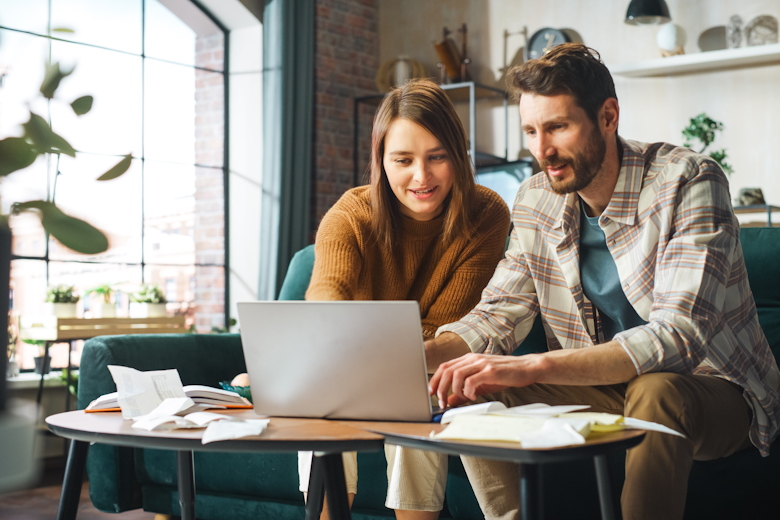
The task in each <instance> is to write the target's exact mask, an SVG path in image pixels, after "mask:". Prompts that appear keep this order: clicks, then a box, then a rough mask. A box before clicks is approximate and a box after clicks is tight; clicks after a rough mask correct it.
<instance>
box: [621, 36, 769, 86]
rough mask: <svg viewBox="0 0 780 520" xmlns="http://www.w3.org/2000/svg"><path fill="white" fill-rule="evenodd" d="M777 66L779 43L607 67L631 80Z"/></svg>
mask: <svg viewBox="0 0 780 520" xmlns="http://www.w3.org/2000/svg"><path fill="white" fill-rule="evenodd" d="M772 63H780V43H772V44H768V45H756V46H754V47H742V48H739V49H723V50H719V51H708V52H697V53H695V54H682V55H679V56H669V57H667V58H658V59H654V60H647V61H641V62H638V63H625V64H622V65H616V66H614V67H610V71H611V72H612V74H615V75H618V76H626V77H630V78H641V77H651V76H670V75H675V74H690V73H694V72H706V71H713V70H722V69H730V68H737V67H752V66H757V65H768V64H772Z"/></svg>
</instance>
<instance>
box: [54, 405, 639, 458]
mask: <svg viewBox="0 0 780 520" xmlns="http://www.w3.org/2000/svg"><path fill="white" fill-rule="evenodd" d="M212 411H214V412H216V413H220V414H226V415H231V416H233V417H236V418H241V419H258V418H259V417H260V416H258V415H256V414H255V413H254V412H253V411H252V410H212ZM270 419H271V422H270V423H269V425H268V427H267V428H266V430H265V431H263V433H262V434H260V435H256V436H250V437H243V438H241V439H236V440H228V441H219V442H212V443H209V444H205V445H204V444H202V443H201V438H202V436H203V432H204V431H205V429H203V428H199V429H177V430H164V431H146V430H139V429H136V428H133V427H132V424H133V423H132V421H131V420H129V419H124V418H123V417H122V414H121V413H119V412H96V413H86V412H84V411H83V410H76V411H72V412H63V413H58V414H55V415H51V416H49V417H47V418H46V423H47V425H48V426H49V429H50V430H51V431H52V432H54V433H55V434H57V435H59V436H61V437H66V438H69V439H75V440H79V441H86V442H97V443H100V444H110V445H115V446H129V447H137V448H161V449H172V450H192V451H254V452H267V451H278V452H295V451H310V450H313V451H324V452H341V451H376V450H379V449H381V448H382V445H383V444H384V443H385V442H387V443H389V444H396V445H400V446H407V447H411V448H420V449H426V450H431V451H438V452H441V453H448V454H450V455H472V456H478V457H488V458H497V459H503V460H511V461H516V462H521V463H544V462H558V461H564V460H573V459H578V458H583V457H592V456H595V455H601V454H605V453H609V452H613V451H622V450H625V449H628V448H631V447H633V446H635V445H637V444H639V443H640V442H642V440H643V439H644V436H645V431H644V430H623V431H619V432H612V433H605V434H596V435H593V434H592V435H590V436H589V438H588V440H587V441H586V442H585V444H580V445H574V446H566V447H561V448H534V449H524V448H523V447H522V446H521V445H519V444H517V443H513V442H481V441H457V440H449V439H434V438H431V437H430V435H431V433H438V432H440V431H442V430H443V429H444V428H445V427H446V426H445V425H441V424H436V423H405V422H377V421H344V420H327V419H306V418H290V417H271V418H270Z"/></svg>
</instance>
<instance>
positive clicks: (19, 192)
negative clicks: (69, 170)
mask: <svg viewBox="0 0 780 520" xmlns="http://www.w3.org/2000/svg"><path fill="white" fill-rule="evenodd" d="M48 160H49V157H48V156H43V157H38V159H36V161H35V162H34V163H33V164H32V165H30V166H28V167H27V168H25V169H24V170H19V171H17V172H14V173H12V174H10V175H8V176H6V177H3V178H2V179H0V195H2V209H1V210H0V211H1V212H2V214H4V215H7V214H9V212H10V210H11V205H12V204H13V203H15V202H26V201H30V200H46V193H47V180H46V171H47V163H48ZM9 224H10V226H11V232H12V233H13V243H12V244H13V245H12V247H11V250H12V252H13V254H15V255H20V256H43V255H45V254H46V235H45V233H44V231H43V226H42V225H41V219H40V218H39V217H38V216H37V215H35V214H34V213H32V212H24V213H21V214H19V215H16V216H12V217H11V218H10V219H9Z"/></svg>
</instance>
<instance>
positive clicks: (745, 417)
mask: <svg viewBox="0 0 780 520" xmlns="http://www.w3.org/2000/svg"><path fill="white" fill-rule="evenodd" d="M486 397H487V398H488V400H490V399H495V400H499V401H502V402H503V403H504V404H506V405H507V406H518V405H522V404H529V403H547V404H551V405H557V404H589V405H591V410H590V411H595V412H607V413H615V414H622V415H625V416H627V417H634V418H637V419H643V420H646V421H652V422H656V423H660V424H663V425H665V426H668V427H670V428H672V429H674V430H676V431H678V432H681V433H683V434H684V435H685V436H686V437H685V438H684V439H683V438H681V437H677V436H675V435H668V434H664V433H655V432H648V434H647V436H646V437H645V440H644V441H643V442H642V443H641V444H639V445H638V446H637V447H635V448H632V449H630V450H628V451H627V453H626V481H625V484H624V486H623V494H622V497H621V509H622V511H623V518H624V519H625V520H639V519H648V520H651V519H652V520H656V519H660V518H663V519H664V520H675V519H681V518H682V517H683V511H684V509H685V496H686V492H687V488H688V474H689V472H690V469H691V464H692V462H693V460H712V459H717V458H720V457H726V456H728V455H731V454H732V453H735V452H737V451H739V450H742V449H745V448H747V447H749V446H750V439H749V438H748V431H749V429H750V423H751V419H752V412H751V410H750V406H749V404H748V402H747V401H746V400H745V398H744V397H743V395H742V388H741V387H739V386H738V385H736V384H734V383H731V382H728V381H726V380H724V379H721V378H717V377H713V376H691V375H680V374H672V373H667V372H659V373H651V374H644V375H641V376H639V377H637V378H635V379H633V380H632V381H631V382H629V383H628V384H621V385H611V386H596V387H582V386H562V385H531V386H528V387H525V388H511V389H508V390H506V391H504V392H501V393H499V394H494V395H492V396H486ZM463 465H464V466H465V468H466V473H467V474H468V476H469V480H470V481H471V484H472V486H473V487H474V492H475V493H476V495H477V500H478V501H479V504H480V507H481V508H482V511H483V513H484V514H485V518H486V519H488V520H493V519H502V520H509V519H519V517H520V514H519V480H518V478H519V477H518V476H519V473H518V465H517V464H514V463H509V462H500V461H492V460H485V459H476V458H473V457H463Z"/></svg>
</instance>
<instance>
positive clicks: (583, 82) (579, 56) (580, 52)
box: [507, 43, 617, 123]
mask: <svg viewBox="0 0 780 520" xmlns="http://www.w3.org/2000/svg"><path fill="white" fill-rule="evenodd" d="M507 83H508V85H509V88H510V90H511V91H512V94H513V96H514V97H515V100H516V101H519V100H520V96H521V95H523V94H524V93H531V94H538V95H541V96H556V95H559V94H569V95H570V96H572V97H573V98H574V101H575V102H576V103H577V106H579V107H580V108H582V109H583V110H584V111H585V113H586V114H587V115H588V117H589V118H590V119H591V121H593V122H594V123H595V122H596V119H597V115H598V112H599V110H600V109H601V107H602V106H603V105H604V102H605V101H606V100H607V99H609V98H615V99H617V94H616V93H615V83H614V82H613V81H612V75H611V74H610V73H609V70H608V69H607V66H606V65H604V63H603V62H602V61H601V56H600V55H599V53H598V52H597V51H596V50H595V49H591V48H590V47H586V46H585V45H583V44H581V43H563V44H561V45H557V46H555V47H553V48H552V49H550V50H549V51H548V52H547V53H546V54H544V55H543V56H542V57H541V58H538V59H535V60H528V61H527V62H525V63H523V64H522V65H518V66H516V67H513V68H512V69H510V71H509V73H508V74H507Z"/></svg>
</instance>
